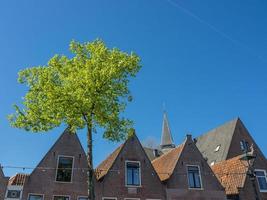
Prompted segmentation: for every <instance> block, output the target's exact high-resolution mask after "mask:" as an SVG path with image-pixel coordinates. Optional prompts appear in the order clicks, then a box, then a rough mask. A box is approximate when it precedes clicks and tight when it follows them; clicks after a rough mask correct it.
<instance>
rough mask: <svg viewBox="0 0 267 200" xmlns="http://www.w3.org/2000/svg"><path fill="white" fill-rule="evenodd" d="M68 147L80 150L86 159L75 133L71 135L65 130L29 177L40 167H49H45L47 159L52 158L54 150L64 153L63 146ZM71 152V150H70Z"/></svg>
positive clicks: (64, 148)
mask: <svg viewBox="0 0 267 200" xmlns="http://www.w3.org/2000/svg"><path fill="white" fill-rule="evenodd" d="M68 145H73V148H75V149H74V150H77V149H78V150H80V153H81V154H83V155H84V157H86V156H85V155H86V154H85V152H84V149H83V147H82V144H81V142H80V140H79V138H78V135H77V133H71V132H70V130H69V128H66V129H65V130H64V132H63V133H62V134H61V135H60V136H59V138H58V139H57V140H56V142H55V143H54V144H53V145H52V147H51V148H50V149H49V150H48V152H47V153H46V154H45V156H44V157H43V158H42V160H41V161H40V162H39V163H38V165H37V167H36V168H35V169H34V170H33V171H32V172H31V174H30V176H31V175H32V174H34V173H35V172H36V171H37V170H38V168H40V167H51V166H47V164H48V163H47V158H49V157H50V156H54V150H55V149H56V148H59V149H60V151H61V150H62V151H64V150H66V149H68V148H66V147H65V146H68ZM71 151H73V149H72V150H71Z"/></svg>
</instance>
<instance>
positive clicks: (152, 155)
mask: <svg viewBox="0 0 267 200" xmlns="http://www.w3.org/2000/svg"><path fill="white" fill-rule="evenodd" d="M143 149H144V150H145V152H146V155H147V157H148V158H149V160H150V161H153V160H154V159H156V158H158V157H159V156H161V155H162V154H163V152H162V151H161V150H159V149H152V148H149V147H143ZM155 150H156V151H157V153H158V156H157V155H155Z"/></svg>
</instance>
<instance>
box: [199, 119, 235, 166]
mask: <svg viewBox="0 0 267 200" xmlns="http://www.w3.org/2000/svg"><path fill="white" fill-rule="evenodd" d="M239 122H240V119H239V118H236V119H234V120H232V121H229V122H227V123H225V124H223V125H221V126H219V127H217V128H215V129H213V130H211V131H209V132H207V133H205V134H203V135H201V136H199V137H197V138H196V145H197V147H198V149H199V151H200V152H201V153H202V155H203V157H204V158H206V159H207V162H208V163H209V164H211V163H212V162H213V161H214V162H219V161H222V160H226V158H227V155H228V150H229V147H230V144H231V141H232V138H233V135H234V132H235V128H236V126H237V123H239ZM218 146H220V147H218ZM216 148H217V150H218V151H216Z"/></svg>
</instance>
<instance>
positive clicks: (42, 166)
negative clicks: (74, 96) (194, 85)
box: [0, 113, 267, 200]
mask: <svg viewBox="0 0 267 200" xmlns="http://www.w3.org/2000/svg"><path fill="white" fill-rule="evenodd" d="M252 144H253V146H254V148H253V149H254V150H253V155H254V154H255V155H256V158H255V159H254V161H253V167H254V169H255V172H256V173H255V174H256V177H255V178H256V179H255V182H254V183H255V184H254V185H255V186H256V187H255V188H256V191H257V194H258V196H259V200H266V199H267V198H266V194H267V177H266V170H267V163H266V162H267V161H266V158H265V157H264V155H263V153H262V152H261V151H260V149H259V147H258V146H257V144H256V143H255V141H254V140H253V138H252V137H251V136H250V134H249V133H248V131H247V129H246V128H245V126H244V125H243V123H242V122H241V120H240V119H235V120H233V121H231V122H228V123H226V124H225V125H223V126H220V127H218V128H216V129H214V130H211V131H209V132H208V133H206V134H203V135H201V136H199V137H197V138H195V139H192V137H191V136H190V135H188V136H187V137H186V140H185V141H184V142H183V143H182V144H181V145H179V146H176V145H175V144H174V142H173V138H172V134H171V131H170V127H169V123H168V119H167V115H166V113H164V117H163V125H162V136H161V144H160V146H159V148H146V147H143V146H142V145H141V143H140V141H139V140H138V138H137V136H136V135H135V134H134V135H133V136H132V137H130V138H129V139H128V140H126V141H125V142H124V143H123V144H122V145H120V146H119V147H118V148H117V149H116V150H115V151H114V152H112V153H111V154H110V155H109V156H108V157H107V158H106V159H105V160H104V161H103V162H102V163H101V164H100V165H99V166H98V167H97V168H96V170H95V172H96V173H95V179H94V181H95V190H96V199H97V200H145V199H146V200H163V199H184V200H186V199H188V200H189V199H192V200H194V199H207V200H208V199H213V200H216V199H217V200H219V199H226V198H227V199H241V200H252V199H255V198H254V197H255V190H254V188H253V185H252V182H251V180H250V178H249V177H248V175H247V172H249V168H248V165H246V163H247V162H246V161H245V160H244V155H248V152H249V150H250V147H251V146H252ZM86 169H87V161H86V155H85V152H84V150H83V148H82V146H81V143H80V141H79V139H78V137H77V135H76V134H70V133H69V132H68V130H65V131H64V133H63V134H62V135H61V136H60V137H59V139H58V140H57V141H56V142H55V144H54V145H53V146H52V147H51V149H50V150H49V151H48V152H47V154H46V155H45V156H44V158H43V159H42V160H41V162H40V163H39V164H38V166H37V167H36V168H35V169H34V170H33V172H32V173H31V174H30V175H29V176H28V177H27V178H26V179H25V184H24V187H23V194H22V200H48V199H49V200H87V173H86V172H87V170H86ZM1 175H2V176H3V173H2V172H1V173H0V189H1V183H3V181H1V180H6V179H1ZM5 184H6V182H4V185H5ZM2 185H3V184H2ZM0 200H2V199H0Z"/></svg>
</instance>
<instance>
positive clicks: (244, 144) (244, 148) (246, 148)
mask: <svg viewBox="0 0 267 200" xmlns="http://www.w3.org/2000/svg"><path fill="white" fill-rule="evenodd" d="M240 148H241V150H242V151H243V152H248V151H249V144H248V142H247V141H246V140H241V141H240Z"/></svg>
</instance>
